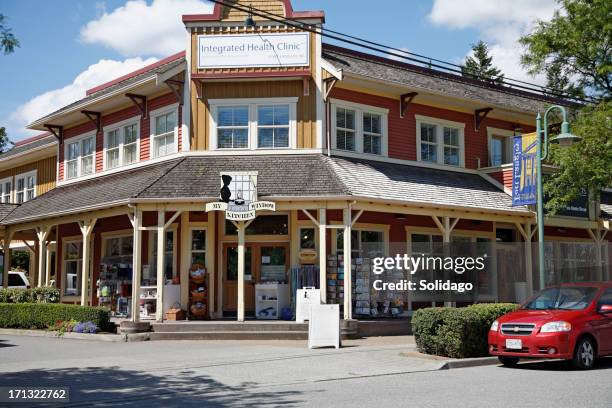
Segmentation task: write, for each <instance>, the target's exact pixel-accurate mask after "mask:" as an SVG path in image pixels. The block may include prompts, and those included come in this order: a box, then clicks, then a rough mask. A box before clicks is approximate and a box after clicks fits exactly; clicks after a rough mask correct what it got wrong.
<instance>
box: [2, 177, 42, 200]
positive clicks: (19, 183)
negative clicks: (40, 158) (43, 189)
mask: <svg viewBox="0 0 612 408" xmlns="http://www.w3.org/2000/svg"><path fill="white" fill-rule="evenodd" d="M3 190H4V189H3ZM34 197H36V170H34V171H30V172H28V173H22V174H18V175H16V176H15V202H16V203H17V204H21V203H25V202H26V201H30V200H31V199H33V198H34Z"/></svg>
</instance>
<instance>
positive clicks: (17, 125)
mask: <svg viewBox="0 0 612 408" xmlns="http://www.w3.org/2000/svg"><path fill="white" fill-rule="evenodd" d="M155 61H157V58H153V57H151V58H147V59H143V58H128V59H126V60H124V61H115V60H109V59H103V60H100V61H98V62H97V63H95V64H93V65H90V66H89V67H87V69H86V70H85V71H83V72H81V73H80V74H79V75H77V76H76V78H75V79H74V81H72V83H71V84H68V85H66V86H64V87H62V88H58V89H54V90H51V91H47V92H45V93H43V94H41V95H38V96H35V97H34V98H32V99H30V100H29V101H28V102H26V103H24V104H22V105H21V106H19V107H18V108H17V109H16V110H15V111H14V112H13V113H12V114H11V115H10V117H9V120H8V121H7V131H8V133H9V135H10V137H11V139H12V140H15V141H16V140H19V139H22V138H24V137H27V136H31V134H32V133H34V134H36V133H40V132H32V131H27V130H25V126H26V125H27V124H28V123H30V122H32V121H34V120H36V119H39V118H41V117H43V116H45V115H48V114H49V113H51V112H53V111H55V110H57V109H59V108H61V107H63V106H66V105H68V104H70V103H72V102H74V101H76V100H79V99H81V98H83V97H84V96H85V91H86V90H87V89H89V88H93V87H94V86H97V85H100V84H103V83H105V82H108V81H110V80H113V79H115V78H117V77H119V76H122V75H125V74H127V73H129V72H132V71H135V70H137V69H139V68H142V67H143V66H145V65H148V64H152V63H154V62H155Z"/></svg>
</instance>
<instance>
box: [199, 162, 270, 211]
mask: <svg viewBox="0 0 612 408" xmlns="http://www.w3.org/2000/svg"><path fill="white" fill-rule="evenodd" d="M219 199H220V200H221V201H218V202H214V203H207V204H206V212H210V211H224V212H225V219H226V220H230V221H248V220H252V219H255V217H256V216H257V212H258V211H276V203H273V202H271V201H257V172H242V173H237V172H235V173H221V189H220V196H219Z"/></svg>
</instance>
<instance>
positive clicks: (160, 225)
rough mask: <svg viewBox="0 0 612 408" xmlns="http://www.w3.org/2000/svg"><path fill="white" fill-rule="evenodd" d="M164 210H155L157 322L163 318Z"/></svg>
mask: <svg viewBox="0 0 612 408" xmlns="http://www.w3.org/2000/svg"><path fill="white" fill-rule="evenodd" d="M165 223H166V212H165V211H164V210H160V211H158V212H157V300H156V306H155V319H156V320H157V321H158V322H162V321H163V320H164V281H165V276H164V275H165V273H164V272H165V270H166V257H165V256H164V255H165V254H164V252H165V245H164V244H165V235H166V228H165Z"/></svg>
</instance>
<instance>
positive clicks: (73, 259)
mask: <svg viewBox="0 0 612 408" xmlns="http://www.w3.org/2000/svg"><path fill="white" fill-rule="evenodd" d="M82 253H83V243H82V242H81V241H69V242H65V243H64V256H63V258H64V262H63V263H64V265H63V266H64V268H63V270H64V295H66V296H78V295H80V294H81V271H82V262H83V260H82Z"/></svg>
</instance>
